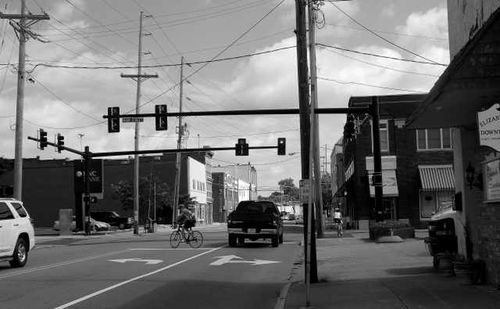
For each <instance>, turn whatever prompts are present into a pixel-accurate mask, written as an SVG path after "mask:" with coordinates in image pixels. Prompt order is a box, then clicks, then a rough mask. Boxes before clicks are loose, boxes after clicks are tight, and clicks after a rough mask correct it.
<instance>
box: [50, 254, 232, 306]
mask: <svg viewBox="0 0 500 309" xmlns="http://www.w3.org/2000/svg"><path fill="white" fill-rule="evenodd" d="M224 247H225V246H221V247H217V248H213V249H211V250H209V251H205V252H202V253H199V254H197V255H193V256H192V257H189V258H187V259H184V260H181V261H179V262H176V263H174V264H170V265H168V266H165V267H162V268H159V269H157V270H154V271H151V272H149V273H146V274H143V275H140V276H137V277H134V278H131V279H128V280H125V281H122V282H120V283H117V284H115V285H112V286H109V287H107V288H105V289H102V290H99V291H96V292H94V293H91V294H88V295H86V296H83V297H80V298H78V299H75V300H73V301H71V302H69V303H66V304H64V305H61V306H59V307H56V308H54V309H64V308H68V307H71V306H73V305H76V304H78V303H81V302H83V301H85V300H88V299H90V298H92V297H95V296H98V295H101V294H104V293H106V292H108V291H111V290H114V289H116V288H118V287H120V286H122V285H125V284H128V283H131V282H134V281H137V280H139V279H142V278H146V277H149V276H151V275H154V274H157V273H159V272H162V271H164V270H167V269H169V268H172V267H175V266H177V265H180V264H183V263H185V262H187V261H190V260H193V259H196V258H198V257H200V256H202V255H205V254H208V253H212V252H214V251H216V250H219V249H222V248H224Z"/></svg>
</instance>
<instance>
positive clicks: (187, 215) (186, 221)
mask: <svg viewBox="0 0 500 309" xmlns="http://www.w3.org/2000/svg"><path fill="white" fill-rule="evenodd" d="M179 209H180V214H179V216H177V219H176V222H177V224H179V225H180V226H182V228H183V229H184V230H186V231H188V232H189V231H191V228H192V227H193V226H194V225H195V222H196V219H195V218H194V215H193V213H192V212H191V211H190V210H189V209H188V208H187V207H186V206H185V205H183V204H180V205H179Z"/></svg>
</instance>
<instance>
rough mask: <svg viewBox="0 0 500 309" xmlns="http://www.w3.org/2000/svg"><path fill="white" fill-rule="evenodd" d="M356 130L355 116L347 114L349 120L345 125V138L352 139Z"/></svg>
mask: <svg viewBox="0 0 500 309" xmlns="http://www.w3.org/2000/svg"><path fill="white" fill-rule="evenodd" d="M355 132H356V128H355V124H354V116H353V115H350V114H349V115H347V121H346V123H345V125H344V138H345V139H347V140H352V139H353V138H354V134H355Z"/></svg>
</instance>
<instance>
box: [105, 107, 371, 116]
mask: <svg viewBox="0 0 500 309" xmlns="http://www.w3.org/2000/svg"><path fill="white" fill-rule="evenodd" d="M314 111H315V112H316V114H349V113H350V114H365V113H370V109H369V108H368V107H348V108H316V109H315V110H314ZM290 114H297V115H298V114H299V109H298V108H289V109H254V110H222V111H195V112H182V113H179V112H175V113H165V114H162V116H166V117H179V116H182V117H188V116H231V115H290ZM155 116H156V114H155V113H144V114H120V115H116V116H109V115H103V116H102V117H103V118H104V119H107V118H113V117H116V118H126V117H127V118H128V117H132V118H133V117H155Z"/></svg>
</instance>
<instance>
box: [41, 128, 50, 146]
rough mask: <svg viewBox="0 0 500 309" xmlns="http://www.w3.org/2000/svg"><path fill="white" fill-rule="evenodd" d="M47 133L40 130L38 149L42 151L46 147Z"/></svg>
mask: <svg viewBox="0 0 500 309" xmlns="http://www.w3.org/2000/svg"><path fill="white" fill-rule="evenodd" d="M47 146H48V144H47V132H45V131H44V130H43V129H40V149H41V150H44V149H45V147H47Z"/></svg>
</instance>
